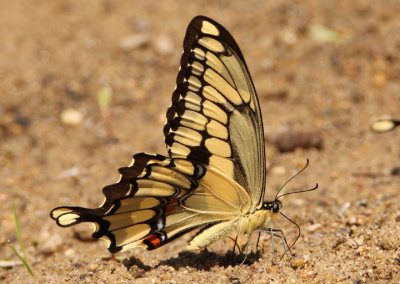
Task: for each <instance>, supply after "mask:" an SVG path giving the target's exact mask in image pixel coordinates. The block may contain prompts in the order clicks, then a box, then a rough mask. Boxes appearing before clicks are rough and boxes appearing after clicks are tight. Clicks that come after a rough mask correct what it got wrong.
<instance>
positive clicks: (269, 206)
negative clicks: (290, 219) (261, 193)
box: [262, 199, 282, 213]
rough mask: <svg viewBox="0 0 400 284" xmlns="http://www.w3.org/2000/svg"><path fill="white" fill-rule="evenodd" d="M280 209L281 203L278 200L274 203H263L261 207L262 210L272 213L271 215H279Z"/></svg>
mask: <svg viewBox="0 0 400 284" xmlns="http://www.w3.org/2000/svg"><path fill="white" fill-rule="evenodd" d="M281 208H282V202H280V201H279V200H278V199H275V200H274V201H265V202H264V203H263V205H262V209H264V210H269V211H272V212H273V213H279V211H280V210H281Z"/></svg>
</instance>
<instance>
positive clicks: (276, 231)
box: [263, 228, 291, 258]
mask: <svg viewBox="0 0 400 284" xmlns="http://www.w3.org/2000/svg"><path fill="white" fill-rule="evenodd" d="M263 231H264V232H266V233H270V234H271V239H272V250H273V251H274V236H275V237H278V238H280V239H281V240H282V243H283V247H284V249H285V253H284V254H283V255H282V257H281V258H283V257H284V256H285V254H286V253H287V252H288V251H289V252H290V253H291V251H290V247H289V245H288V243H287V240H286V237H285V234H284V233H283V231H282V230H280V229H273V228H266V229H263ZM274 232H275V233H277V234H275V233H274Z"/></svg>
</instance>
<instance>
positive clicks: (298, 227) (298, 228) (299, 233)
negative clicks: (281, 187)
mask: <svg viewBox="0 0 400 284" xmlns="http://www.w3.org/2000/svg"><path fill="white" fill-rule="evenodd" d="M279 213H280V214H281V215H282V216H283V217H285V219H286V220H288V221H289V222H290V223H292V224H294V225H295V226H296V227H297V232H298V233H297V237H296V239H295V240H294V242H293V243H292V244H291V245H290V246H288V251H290V249H291V248H292V247H293V246H294V244H295V243H296V242H297V240H298V239H299V238H300V235H301V229H300V226H299V225H297V223H296V222H295V221H293V220H291V219H290V218H289V217H287V216H286V215H285V214H283V213H282V212H279ZM286 245H287V244H286ZM285 254H286V250H285V253H284V254H283V255H282V257H284V256H285Z"/></svg>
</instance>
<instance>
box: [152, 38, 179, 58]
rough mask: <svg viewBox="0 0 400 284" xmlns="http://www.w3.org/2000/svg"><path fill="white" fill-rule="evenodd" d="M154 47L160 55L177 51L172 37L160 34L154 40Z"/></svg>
mask: <svg viewBox="0 0 400 284" xmlns="http://www.w3.org/2000/svg"><path fill="white" fill-rule="evenodd" d="M153 44H154V49H155V51H156V52H157V53H158V54H160V55H170V54H172V53H174V51H175V45H174V42H173V41H172V39H171V37H169V36H167V35H160V36H158V37H157V38H155V40H154V43H153Z"/></svg>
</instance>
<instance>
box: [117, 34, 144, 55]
mask: <svg viewBox="0 0 400 284" xmlns="http://www.w3.org/2000/svg"><path fill="white" fill-rule="evenodd" d="M148 43H149V35H148V34H145V33H142V34H135V35H130V36H127V37H124V38H123V39H121V40H120V42H119V47H120V48H121V49H122V50H123V51H131V50H133V49H136V48H139V47H142V46H145V45H147V44H148Z"/></svg>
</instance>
